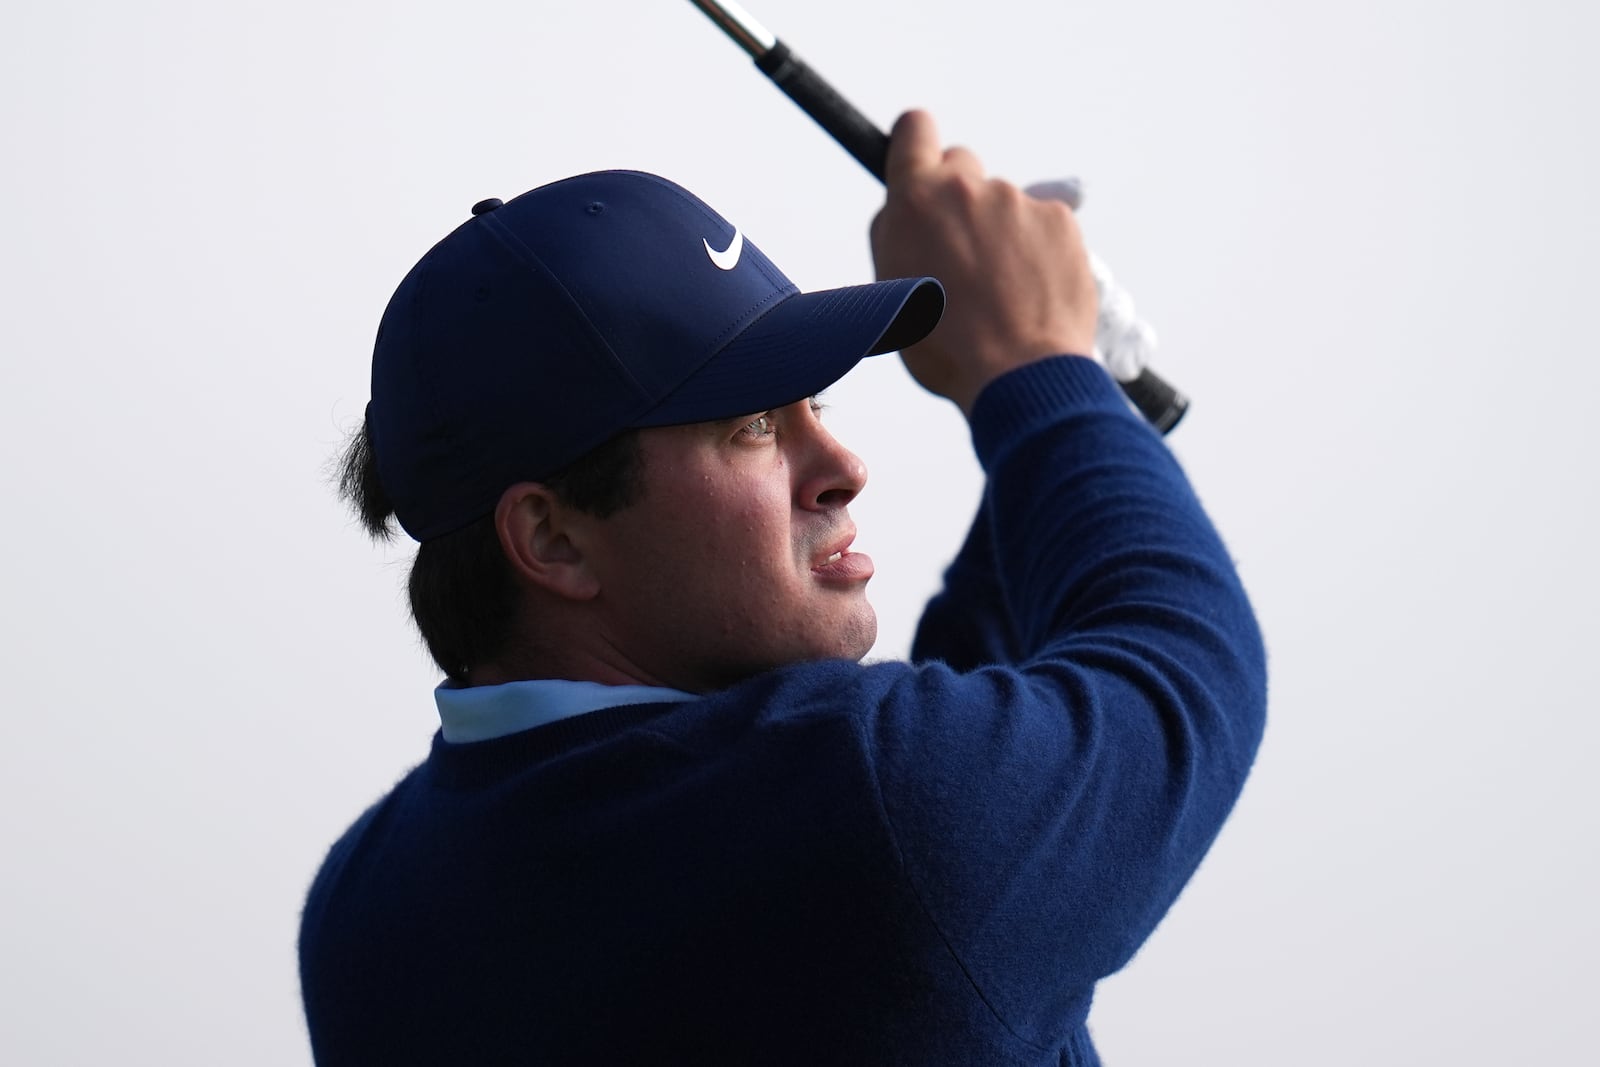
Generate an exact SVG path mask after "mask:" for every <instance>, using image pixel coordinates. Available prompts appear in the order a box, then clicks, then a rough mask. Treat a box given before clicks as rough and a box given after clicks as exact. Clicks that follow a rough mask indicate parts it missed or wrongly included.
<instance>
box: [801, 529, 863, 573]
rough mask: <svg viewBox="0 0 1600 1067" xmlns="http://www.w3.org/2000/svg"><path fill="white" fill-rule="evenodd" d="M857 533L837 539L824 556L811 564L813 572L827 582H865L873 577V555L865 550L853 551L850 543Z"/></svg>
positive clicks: (852, 532)
mask: <svg viewBox="0 0 1600 1067" xmlns="http://www.w3.org/2000/svg"><path fill="white" fill-rule="evenodd" d="M855 539H856V535H855V532H854V531H851V533H850V536H848V537H846V538H845V539H844V540H842V541H836V542H835V543H834V545H833V547H832V548H831V549H830V550H829V551H828V553H827V554H826V555H825V556H823V558H822V559H821V560H820V561H819V562H817V563H813V564H812V565H811V573H812V574H814V575H816V576H817V577H818V578H820V579H822V580H823V581H825V582H842V583H851V582H864V581H866V580H867V579H868V578H871V577H872V573H873V569H872V557H871V556H869V555H867V554H866V553H865V552H852V551H850V545H851V544H852V543H853V542H854V541H855Z"/></svg>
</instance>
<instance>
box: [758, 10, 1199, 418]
mask: <svg viewBox="0 0 1600 1067" xmlns="http://www.w3.org/2000/svg"><path fill="white" fill-rule="evenodd" d="M756 67H757V69H759V70H760V71H761V73H763V74H765V75H766V76H767V77H768V78H770V79H771V80H772V83H773V84H774V85H776V86H777V87H778V88H780V89H782V90H783V91H784V93H785V94H787V95H788V97H789V99H791V100H793V101H794V102H795V103H796V104H798V105H800V110H801V111H804V112H805V113H806V114H807V115H810V116H811V117H812V118H813V119H814V120H815V121H816V123H817V125H819V126H821V127H822V128H823V129H825V130H827V131H828V133H830V134H832V135H833V139H834V140H835V141H838V142H839V144H840V145H841V146H843V148H844V150H845V151H847V152H849V153H850V154H851V155H852V156H855V157H856V161H857V162H858V163H860V164H861V165H862V166H863V167H866V168H867V170H868V171H869V172H870V173H871V174H872V176H873V177H875V178H877V179H878V180H879V181H883V180H884V169H885V166H886V164H887V161H888V157H889V135H888V134H886V133H884V132H883V131H882V130H880V129H878V127H877V126H875V125H873V123H872V120H871V119H868V118H867V117H866V116H865V115H863V114H862V113H861V112H859V111H857V110H856V108H855V106H854V105H853V104H851V103H850V101H848V100H846V99H845V98H844V97H842V96H840V95H839V93H838V90H836V89H834V87H833V86H831V85H829V84H828V83H827V82H826V81H824V80H823V79H822V77H821V75H819V74H817V72H816V71H814V70H812V69H811V68H810V67H809V66H807V65H806V63H805V61H804V60H802V59H801V58H800V57H799V56H797V55H795V54H794V53H793V52H792V51H790V50H789V46H788V45H786V44H784V43H783V42H782V41H777V42H776V43H774V44H773V46H772V47H771V48H769V49H767V51H766V52H764V53H763V54H762V55H761V56H759V57H758V58H757V59H756ZM1117 384H1118V385H1120V386H1121V387H1122V391H1123V393H1124V394H1126V395H1127V397H1128V400H1129V401H1130V402H1131V403H1132V404H1133V406H1134V407H1135V408H1137V409H1138V410H1139V414H1140V415H1143V416H1144V418H1145V421H1146V422H1148V423H1150V425H1151V426H1154V427H1155V428H1156V430H1157V431H1159V432H1160V433H1163V434H1165V433H1167V432H1169V431H1170V430H1171V429H1172V428H1173V427H1174V426H1176V425H1178V421H1179V420H1180V419H1182V418H1183V413H1184V412H1185V411H1187V410H1189V398H1188V397H1186V396H1184V395H1183V394H1182V393H1180V392H1178V390H1176V389H1174V388H1173V387H1172V386H1171V385H1169V384H1167V382H1166V381H1165V379H1163V378H1162V377H1161V376H1160V375H1158V374H1156V373H1155V372H1154V371H1152V370H1151V369H1150V368H1149V367H1142V368H1140V370H1139V376H1138V377H1137V378H1134V379H1133V380H1132V381H1126V382H1124V381H1120V380H1119V381H1118V382H1117Z"/></svg>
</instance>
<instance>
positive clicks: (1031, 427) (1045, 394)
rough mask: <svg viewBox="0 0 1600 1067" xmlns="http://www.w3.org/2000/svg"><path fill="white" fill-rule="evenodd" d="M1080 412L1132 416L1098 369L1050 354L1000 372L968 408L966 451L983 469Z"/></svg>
mask: <svg viewBox="0 0 1600 1067" xmlns="http://www.w3.org/2000/svg"><path fill="white" fill-rule="evenodd" d="M1085 412H1104V413H1116V414H1120V415H1122V416H1124V417H1126V418H1134V417H1135V416H1134V415H1133V412H1132V410H1131V409H1130V408H1129V407H1128V403H1127V401H1126V400H1124V399H1123V396H1122V391H1121V390H1120V389H1119V388H1118V387H1117V383H1116V382H1115V381H1114V380H1113V379H1112V377H1111V375H1110V374H1108V373H1106V370H1105V368H1104V367H1102V366H1101V365H1100V364H1098V363H1096V362H1094V361H1093V360H1091V359H1085V358H1084V357H1082V356H1055V357H1052V358H1050V359H1042V360H1039V361H1038V362H1035V363H1029V364H1027V365H1026V366H1023V367H1019V368H1017V369H1016V370H1014V371H1010V372H1009V373H1007V374H1002V375H1001V376H1000V377H998V378H996V379H995V380H994V381H992V382H990V383H989V384H988V385H987V386H986V387H984V390H983V392H981V393H979V394H978V399H977V401H976V403H974V404H973V406H972V419H971V428H972V447H973V450H974V451H976V452H977V454H978V461H979V462H980V463H982V464H983V466H984V469H985V470H989V469H992V467H993V465H994V464H995V463H996V462H998V461H999V460H1000V459H1001V458H1002V457H1003V456H1004V455H1005V454H1006V453H1007V452H1009V451H1010V450H1011V449H1012V448H1013V447H1015V446H1016V445H1017V444H1018V443H1020V442H1021V441H1024V440H1026V439H1027V438H1028V437H1029V436H1030V435H1032V434H1033V433H1035V432H1036V431H1038V430H1040V429H1043V428H1044V427H1046V426H1050V425H1053V424H1055V423H1058V422H1060V421H1061V420H1062V419H1063V418H1066V417H1068V416H1070V415H1074V414H1079V413H1085Z"/></svg>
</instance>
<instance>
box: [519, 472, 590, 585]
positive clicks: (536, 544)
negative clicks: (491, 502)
mask: <svg viewBox="0 0 1600 1067" xmlns="http://www.w3.org/2000/svg"><path fill="white" fill-rule="evenodd" d="M571 516H572V509H571V508H570V507H569V506H568V505H566V504H564V503H562V502H561V500H560V499H559V498H558V497H557V496H556V495H555V493H553V492H551V491H550V489H549V487H547V486H544V485H541V484H540V483H538V482H518V483H517V484H516V485H513V486H512V487H511V488H509V489H507V490H506V491H505V492H503V493H501V494H500V503H499V504H497V505H496V506H495V509H494V528H495V532H496V533H497V534H499V536H500V549H501V551H503V552H504V553H505V555H506V559H507V560H508V561H509V562H510V564H511V568H512V569H513V570H514V571H516V572H517V574H518V575H519V576H520V577H522V578H523V579H524V580H526V581H528V582H529V583H531V584H533V585H536V586H538V587H539V588H541V589H545V590H547V591H549V592H551V593H554V594H555V595H556V596H559V597H561V598H563V599H566V600H592V599H594V597H595V596H597V595H598V594H599V592H600V581H599V579H598V578H597V577H596V575H595V574H594V571H593V570H592V569H591V568H590V567H589V564H588V561H587V560H585V559H584V556H583V551H582V549H581V548H580V546H579V545H578V544H577V543H576V541H575V540H574V539H573V536H572V535H573V526H574V524H573V523H571V522H570V518H571Z"/></svg>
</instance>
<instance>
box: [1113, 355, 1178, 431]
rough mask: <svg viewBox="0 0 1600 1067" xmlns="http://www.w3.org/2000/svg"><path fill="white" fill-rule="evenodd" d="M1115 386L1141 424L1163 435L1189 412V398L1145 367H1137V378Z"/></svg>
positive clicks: (1119, 382)
mask: <svg viewBox="0 0 1600 1067" xmlns="http://www.w3.org/2000/svg"><path fill="white" fill-rule="evenodd" d="M1117 384H1118V385H1120V386H1122V392H1123V393H1124V395H1126V396H1127V398H1128V400H1129V401H1131V402H1132V404H1133V406H1134V407H1136V408H1138V409H1139V414H1141V415H1143V416H1144V418H1145V421H1146V422H1148V423H1149V424H1150V425H1151V426H1154V427H1155V428H1156V429H1157V430H1158V431H1159V432H1161V433H1163V434H1166V433H1170V432H1171V431H1172V428H1173V427H1174V426H1176V425H1178V421H1179V420H1180V419H1182V418H1183V413H1184V412H1185V411H1188V410H1189V398H1188V397H1186V396H1184V395H1183V394H1182V393H1180V392H1178V391H1177V390H1176V389H1174V388H1173V387H1172V386H1171V385H1169V384H1168V383H1167V380H1166V379H1165V378H1163V377H1161V376H1160V375H1159V374H1157V373H1156V372H1155V371H1153V370H1151V369H1150V368H1149V367H1140V368H1139V376H1138V377H1137V378H1135V379H1133V380H1132V381H1128V382H1124V381H1118V382H1117Z"/></svg>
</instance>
